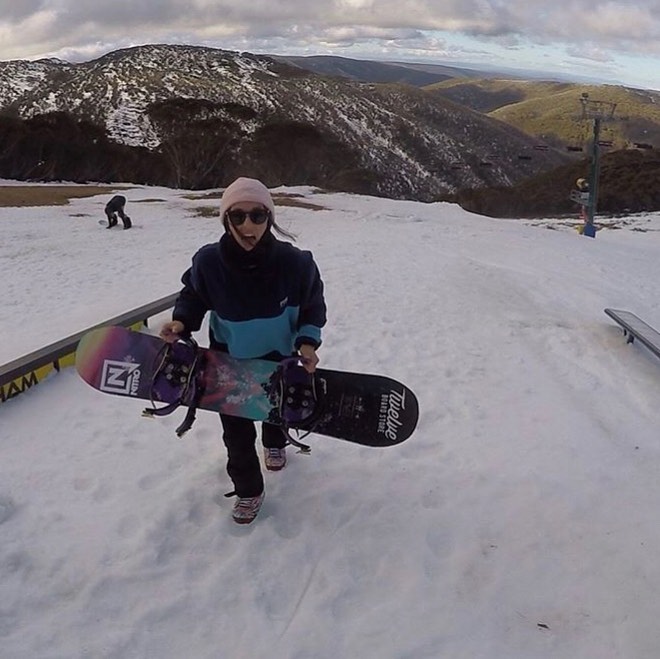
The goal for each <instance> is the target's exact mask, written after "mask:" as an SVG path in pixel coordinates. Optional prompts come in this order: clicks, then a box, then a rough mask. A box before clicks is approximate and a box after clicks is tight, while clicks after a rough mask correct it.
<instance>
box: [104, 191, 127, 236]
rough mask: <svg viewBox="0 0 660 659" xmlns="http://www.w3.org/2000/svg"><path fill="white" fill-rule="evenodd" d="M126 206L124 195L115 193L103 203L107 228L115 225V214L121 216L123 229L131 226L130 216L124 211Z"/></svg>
mask: <svg viewBox="0 0 660 659" xmlns="http://www.w3.org/2000/svg"><path fill="white" fill-rule="evenodd" d="M125 206H126V197H124V196H123V195H120V194H117V195H115V196H114V197H113V198H112V199H111V200H110V201H109V202H108V203H107V204H106V205H105V214H106V217H107V218H108V226H107V228H108V229H112V227H114V226H117V215H119V217H121V221H122V222H123V223H124V229H130V228H131V226H132V225H131V218H130V217H128V215H126V214H125V213H124V207H125Z"/></svg>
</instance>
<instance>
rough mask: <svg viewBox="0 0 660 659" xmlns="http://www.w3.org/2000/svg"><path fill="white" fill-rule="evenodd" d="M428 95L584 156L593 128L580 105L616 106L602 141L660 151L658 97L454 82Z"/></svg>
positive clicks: (562, 86) (616, 90) (519, 83)
mask: <svg viewBox="0 0 660 659" xmlns="http://www.w3.org/2000/svg"><path fill="white" fill-rule="evenodd" d="M425 89H427V90H429V91H432V92H434V93H436V94H439V95H440V96H442V97H443V98H447V99H449V100H451V101H453V102H455V103H459V104H461V105H465V106H466V107H469V108H471V109H473V110H476V111H478V112H483V113H484V114H488V115H489V116H490V117H493V118H495V119H498V120H500V121H504V122H506V123H508V124H511V125H512V126H515V127H516V128H519V129H520V130H522V131H524V132H526V133H528V134H529V135H534V136H535V137H537V138H538V139H539V140H542V141H543V142H544V143H547V144H551V145H553V146H555V147H557V148H566V147H576V148H577V147H580V148H582V149H584V150H586V148H587V145H588V142H589V138H590V136H591V134H592V126H593V122H592V121H591V120H590V119H589V118H584V117H583V113H582V105H581V102H580V99H581V98H582V96H583V95H584V94H587V95H588V98H589V99H590V100H592V101H602V102H604V103H606V104H608V105H614V106H615V109H614V114H613V120H612V121H607V122H604V123H603V126H602V133H601V139H602V140H604V141H609V142H611V146H612V148H613V149H621V148H625V147H627V146H630V145H632V144H634V143H644V144H651V145H655V146H656V147H658V148H660V92H654V91H645V90H640V89H631V88H628V87H621V86H614V85H598V86H593V85H581V84H574V83H562V82H546V81H525V80H492V79H483V80H473V79H452V80H448V81H444V82H439V83H436V84H433V85H430V86H428V87H425Z"/></svg>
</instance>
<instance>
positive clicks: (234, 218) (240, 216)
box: [225, 208, 270, 227]
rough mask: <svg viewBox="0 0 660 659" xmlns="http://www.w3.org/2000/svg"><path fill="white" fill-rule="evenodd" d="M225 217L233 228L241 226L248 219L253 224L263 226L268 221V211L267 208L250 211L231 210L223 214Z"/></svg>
mask: <svg viewBox="0 0 660 659" xmlns="http://www.w3.org/2000/svg"><path fill="white" fill-rule="evenodd" d="M225 217H226V218H227V219H228V220H229V221H230V222H231V223H232V224H233V225H234V226H235V227H238V226H240V225H241V224H243V222H245V220H246V219H247V218H248V217H249V218H250V221H251V222H252V223H253V224H263V223H264V222H267V221H268V220H270V211H269V210H268V209H267V208H253V209H252V210H251V211H244V210H242V209H240V208H233V209H231V210H228V211H227V212H226V213H225Z"/></svg>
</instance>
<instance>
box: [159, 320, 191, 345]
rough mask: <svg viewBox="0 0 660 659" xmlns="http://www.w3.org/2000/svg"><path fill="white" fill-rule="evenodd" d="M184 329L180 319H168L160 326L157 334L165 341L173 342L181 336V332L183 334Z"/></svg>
mask: <svg viewBox="0 0 660 659" xmlns="http://www.w3.org/2000/svg"><path fill="white" fill-rule="evenodd" d="M185 329H186V328H185V327H184V325H183V323H182V322H181V321H180V320H170V321H169V322H168V323H165V324H164V325H163V326H162V327H161V328H160V333H159V336H160V338H161V339H163V341H166V342H167V343H174V342H175V341H178V340H179V338H181V334H183V332H184V331H185Z"/></svg>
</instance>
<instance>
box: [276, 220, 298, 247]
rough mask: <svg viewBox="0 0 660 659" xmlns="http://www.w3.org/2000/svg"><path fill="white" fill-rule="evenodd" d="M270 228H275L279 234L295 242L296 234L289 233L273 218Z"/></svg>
mask: <svg viewBox="0 0 660 659" xmlns="http://www.w3.org/2000/svg"><path fill="white" fill-rule="evenodd" d="M270 226H271V228H272V229H274V230H275V233H277V234H279V235H280V236H283V237H284V238H288V239H289V240H291V241H292V242H294V243H295V242H296V234H295V233H291V232H290V231H287V230H286V229H283V228H282V227H281V226H280V225H279V224H278V223H277V222H275V220H273V221H272V223H271V225H270Z"/></svg>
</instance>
